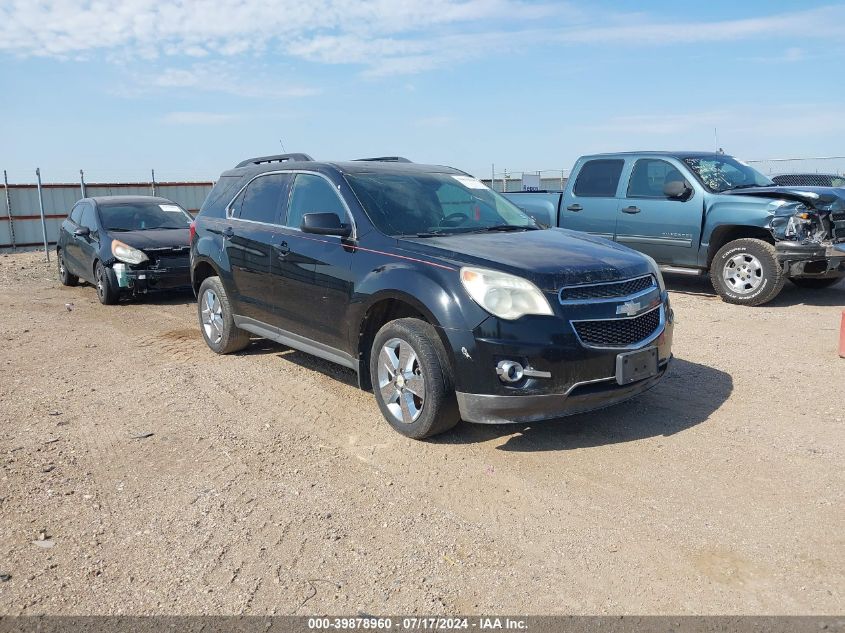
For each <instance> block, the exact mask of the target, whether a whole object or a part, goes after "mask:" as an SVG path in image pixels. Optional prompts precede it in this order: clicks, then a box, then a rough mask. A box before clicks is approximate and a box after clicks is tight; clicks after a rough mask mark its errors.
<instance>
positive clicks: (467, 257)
mask: <svg viewBox="0 0 845 633" xmlns="http://www.w3.org/2000/svg"><path fill="white" fill-rule="evenodd" d="M399 246H400V247H401V248H402V249H404V250H405V251H408V252H411V253H415V254H418V255H427V256H428V257H434V258H437V259H440V260H441V261H444V262H448V263H450V264H452V265H454V266H457V267H460V266H479V267H483V268H491V269H493V270H500V271H503V272H507V273H511V274H513V275H517V276H519V277H525V278H526V279H529V280H531V281H532V282H534V283H535V284H536V285H537V286H539V287H540V288H541V289H542V290H547V291H553V292H554V291H557V290H558V289H560V287H561V286H566V285H574V284H583V283H593V282H599V281H616V280H619V279H629V278H631V277H637V276H640V275H645V274H648V273H650V272H651V271H652V268H651V265H650V263H649V260H648V259H647V258H646V257H644V256H643V255H641V254H640V253H637V252H636V251H634V250H632V249H630V248H628V247H626V246H622V245H620V244H616V243H615V242H611V241H610V240H606V239H604V238H601V237H595V236H592V235H589V234H587V233H579V232H576V231H570V230H568V229H559V228H552V229H544V230H537V231H519V232H512V233H511V232H508V233H505V232H493V233H461V234H456V235H447V236H442V237H427V238H402V239H400V240H399Z"/></svg>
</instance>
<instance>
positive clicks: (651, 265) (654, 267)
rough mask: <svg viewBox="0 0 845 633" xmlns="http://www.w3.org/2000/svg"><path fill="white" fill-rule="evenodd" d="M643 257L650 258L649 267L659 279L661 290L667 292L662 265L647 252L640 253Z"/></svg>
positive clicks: (658, 283)
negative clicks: (661, 269) (661, 270)
mask: <svg viewBox="0 0 845 633" xmlns="http://www.w3.org/2000/svg"><path fill="white" fill-rule="evenodd" d="M640 255H642V256H643V257H645V258H646V259H647V260H648V265H649V268H651V274H652V275H654V277H655V278H656V279H657V285H658V287H659V288H660V292H661V293H663V292H666V282H665V281H663V273H661V272H660V266H658V265H657V262H656V261H654V258H652V257H649V256H648V255H646V254H645V253H640Z"/></svg>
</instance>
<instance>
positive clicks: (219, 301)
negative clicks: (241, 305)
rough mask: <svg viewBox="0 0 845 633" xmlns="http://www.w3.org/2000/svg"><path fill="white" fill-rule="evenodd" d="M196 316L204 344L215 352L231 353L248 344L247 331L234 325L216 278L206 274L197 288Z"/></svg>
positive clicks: (229, 307)
mask: <svg viewBox="0 0 845 633" xmlns="http://www.w3.org/2000/svg"><path fill="white" fill-rule="evenodd" d="M198 296H199V300H198V301H197V315H198V316H199V321H200V330H202V337H203V338H204V339H205V342H206V344H207V345H208V346H209V347H210V348H211V350H212V351H213V352H216V353H217V354H231V353H232V352H237V351H240V350H242V349H243V348H245V347H246V346H247V345H249V332H244V331H243V330H242V329H240V328H239V327H238V326H236V325H235V319H234V316H233V314H234V313H233V312H232V306H231V304H230V303H229V296H228V295H227V294H226V290H225V288H223V284H222V283H221V281H220V278H219V277H207V278H206V279H205V280H204V281H203V282H202V284H201V285H200V289H199V293H198Z"/></svg>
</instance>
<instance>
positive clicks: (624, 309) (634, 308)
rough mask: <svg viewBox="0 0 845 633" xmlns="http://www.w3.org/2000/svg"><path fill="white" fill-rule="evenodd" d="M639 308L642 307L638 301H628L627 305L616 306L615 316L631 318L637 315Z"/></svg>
mask: <svg viewBox="0 0 845 633" xmlns="http://www.w3.org/2000/svg"><path fill="white" fill-rule="evenodd" d="M641 308H642V305H641V304H640V302H639V301H628V302H627V303H623V304H622V305H621V306H616V314H624V315H626V316H629V317H632V316H634V315H635V314H637V313H638V312H639V311H640V309H641Z"/></svg>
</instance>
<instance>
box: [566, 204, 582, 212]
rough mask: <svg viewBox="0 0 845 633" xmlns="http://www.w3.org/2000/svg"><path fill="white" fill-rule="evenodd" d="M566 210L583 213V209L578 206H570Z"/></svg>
mask: <svg viewBox="0 0 845 633" xmlns="http://www.w3.org/2000/svg"><path fill="white" fill-rule="evenodd" d="M566 209H567V211H583V210H584V207H582V206H581V205H580V204H570V205H569V206H568V207H566Z"/></svg>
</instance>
